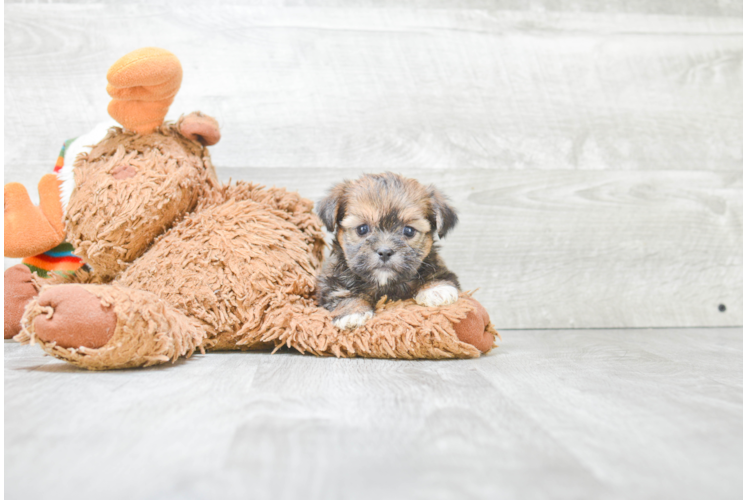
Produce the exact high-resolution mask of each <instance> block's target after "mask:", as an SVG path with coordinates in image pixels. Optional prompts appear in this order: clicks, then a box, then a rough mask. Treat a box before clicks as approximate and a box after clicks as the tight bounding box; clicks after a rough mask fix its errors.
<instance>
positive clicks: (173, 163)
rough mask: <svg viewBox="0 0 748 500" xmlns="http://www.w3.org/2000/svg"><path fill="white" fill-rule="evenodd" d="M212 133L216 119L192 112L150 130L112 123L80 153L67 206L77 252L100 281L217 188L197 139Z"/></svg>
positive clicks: (212, 139)
mask: <svg viewBox="0 0 748 500" xmlns="http://www.w3.org/2000/svg"><path fill="white" fill-rule="evenodd" d="M206 137H207V139H206ZM218 137H219V132H218V126H217V124H216V122H215V120H213V119H212V118H210V117H207V116H204V115H202V114H200V113H193V114H191V115H188V116H186V117H183V118H182V119H180V120H179V121H178V122H177V123H167V124H163V125H161V126H159V127H158V128H157V129H156V130H154V131H153V132H151V133H148V134H139V133H136V132H132V131H128V130H125V129H122V128H119V127H114V128H111V129H110V130H109V132H108V133H107V135H106V137H105V138H104V139H103V140H102V141H101V142H99V143H98V144H96V145H95V146H94V147H93V148H92V149H91V151H90V152H89V153H88V154H85V153H84V154H81V155H78V157H77V158H76V160H75V163H74V165H73V181H74V183H75V185H74V187H73V189H72V193H71V195H70V199H69V200H68V202H67V206H66V209H65V213H66V217H65V237H66V239H67V241H68V242H69V243H71V244H72V245H73V247H74V248H75V249H76V254H78V255H79V256H81V257H82V258H83V260H84V262H86V263H87V264H88V265H90V266H91V267H92V268H93V270H94V272H95V273H96V274H99V275H101V276H102V277H105V278H111V277H113V276H114V275H116V274H117V273H119V272H120V271H122V270H123V269H124V268H125V267H126V266H127V264H128V263H130V262H132V261H133V260H135V259H136V258H138V257H139V256H140V255H141V254H142V253H143V252H144V251H145V250H146V249H147V248H148V247H149V246H150V245H151V243H152V242H153V240H154V239H155V238H156V237H157V236H158V235H159V234H161V233H163V232H164V230H166V229H167V228H168V227H170V226H171V225H172V224H174V222H175V221H177V220H178V219H179V218H181V217H182V216H183V215H184V214H186V213H188V212H190V211H192V210H193V209H194V208H195V206H196V205H197V202H198V200H199V199H200V198H201V197H203V196H205V195H206V193H207V192H209V191H210V190H211V189H212V188H213V187H215V186H216V185H217V182H216V178H215V172H214V169H213V165H212V164H211V161H210V155H209V153H208V150H207V148H206V146H204V145H203V143H207V142H211V143H213V142H215V141H217V140H218Z"/></svg>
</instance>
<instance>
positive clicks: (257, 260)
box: [6, 50, 495, 370]
mask: <svg viewBox="0 0 748 500" xmlns="http://www.w3.org/2000/svg"><path fill="white" fill-rule="evenodd" d="M170 57H172V56H170V55H169V54H168V53H166V54H163V53H161V52H158V51H156V52H153V51H152V50H146V51H145V52H143V53H140V52H137V51H136V53H133V54H130V55H128V56H126V57H125V58H123V59H122V60H120V61H119V62H118V63H117V64H115V67H114V69H115V70H116V71H114V72H112V71H110V87H111V86H114V87H118V88H120V89H119V90H117V88H115V89H112V88H110V93H112V95H113V97H115V98H117V99H123V100H131V101H132V100H134V101H138V100H145V101H147V103H153V102H157V101H158V99H161V100H162V101H163V102H165V101H169V102H171V101H170V99H171V98H172V97H173V96H171V97H169V96H170V92H171V91H172V90H174V92H176V90H175V89H176V88H178V83H177V84H176V87H174V82H175V81H176V80H173V79H174V78H177V75H176V73H174V71H175V70H174V67H172V68H171V69H168V68H167V69H166V70H164V72H162V73H163V74H161V73H159V72H160V71H161V66H160V65H159V64H155V65H154V64H152V63H153V62H154V61H157V60H159V58H162V59H163V58H165V60H166V62H165V63H164V64H166V65H167V66H168V65H170V64H171V63H172V62H173V61H171V59H170ZM154 58H155V59H154ZM177 63H178V61H177ZM139 65H140V66H139ZM172 66H173V65H172ZM138 68H140V69H138ZM141 70H142V71H141ZM154 74H156V75H155V76H154ZM112 75H115V76H116V77H117V78H120V79H117V78H113V77H112ZM130 77H132V78H130ZM151 77H153V78H151ZM162 77H163V78H166V80H164V79H163V78H162ZM170 79H171V80H170ZM178 79H180V80H181V70H180V71H179V75H178ZM162 80H163V81H162ZM138 82H140V83H138ZM138 85H145V87H143V88H139V87H138ZM149 85H150V86H152V87H153V88H151V90H148V86H149ZM170 85H171V87H170ZM123 89H129V90H123ZM151 98H152V99H153V100H149V99H151ZM158 102H160V101H158ZM149 106H150V104H148V105H144V106H143V107H141V108H140V111H143V113H145V114H144V115H143V116H146V117H147V118H148V119H152V118H153V117H154V116H157V115H158V114H153V113H151V111H153V109H151V107H149ZM123 109H124V108H123ZM127 110H129V111H127V113H125V114H126V116H125V117H124V118H122V121H121V122H122V123H125V124H127V123H129V122H128V121H127V120H128V119H129V118H132V117H133V116H135V115H137V113H135V111H137V109H135V110H134V111H133V109H130V108H127ZM131 112H132V113H135V115H133V114H132V113H131ZM128 113H129V114H128ZM143 116H135V118H137V119H136V122H137V123H138V124H140V125H142V124H143V123H145V122H144V121H143V120H145V118H144V119H143V120H141V118H143ZM128 117H129V118H128ZM135 118H134V119H135ZM138 120H140V121H138ZM159 120H160V119H159ZM146 121H147V120H146ZM149 123H150V122H149ZM140 125H138V126H140ZM126 126H127V125H126ZM143 126H145V125H143ZM130 128H133V129H135V130H139V129H138V127H136V126H130ZM146 128H147V130H146V131H143V130H145V129H143V130H139V132H134V131H128V130H124V129H121V128H118V127H114V128H112V129H110V130H109V132H108V134H107V135H106V137H105V138H104V139H103V140H101V142H99V143H98V144H96V145H95V146H94V147H93V148H92V149H91V151H90V152H83V153H81V154H79V155H78V156H77V157H76V159H75V162H74V164H73V178H74V181H75V186H74V188H73V190H72V194H71V196H70V200H69V201H68V204H67V207H66V210H65V211H64V212H63V211H62V210H61V206H58V205H60V204H59V199H58V203H57V205H54V206H50V207H51V208H53V209H54V210H56V211H55V212H54V214H56V215H55V216H56V217H57V218H58V219H57V222H56V223H57V224H58V225H60V224H59V221H60V220H64V235H63V236H64V237H65V240H66V241H68V242H70V243H71V244H72V245H73V247H74V248H75V253H76V255H78V256H80V257H81V258H82V259H83V261H84V262H85V263H86V264H87V265H88V266H89V267H90V270H89V269H88V268H84V269H80V270H78V271H76V272H75V273H73V274H71V275H69V276H62V275H54V276H52V277H51V278H49V279H48V280H42V279H40V278H35V283H34V284H33V288H34V290H32V289H31V288H29V283H28V279H27V276H25V275H23V274H22V273H14V274H12V275H11V276H6V298H7V297H8V295H7V290H8V289H11V290H12V289H16V288H17V289H18V290H21V291H24V290H25V292H24V293H25V294H26V295H24V296H27V295H29V294H30V293H26V292H31V293H33V292H35V291H36V290H40V292H39V294H38V295H36V296H35V297H33V298H31V300H30V302H29V304H28V305H27V306H26V309H25V313H24V315H23V317H22V319H21V321H20V323H21V326H22V328H23V329H22V331H21V332H20V333H19V334H18V335H17V336H16V337H15V338H16V339H17V340H18V341H20V342H23V343H37V344H39V345H40V346H41V347H42V349H44V350H45V351H46V352H47V353H49V354H51V355H52V356H55V357H58V358H60V359H64V360H66V361H68V362H70V363H73V364H75V365H77V366H80V367H83V368H88V369H91V370H101V369H112V368H131V367H139V366H150V365H153V364H157V363H164V362H168V361H171V362H174V361H176V360H177V359H179V358H180V357H189V356H190V355H191V354H192V353H193V352H194V351H195V350H197V349H199V350H201V351H204V350H206V349H214V350H218V349H241V350H245V349H257V348H275V349H278V348H280V347H283V346H286V347H290V348H293V349H296V350H298V351H300V352H302V353H311V354H316V355H331V356H344V357H351V356H364V357H383V358H404V359H415V358H430V359H441V358H467V357H476V356H479V355H480V353H481V351H480V350H479V349H478V348H476V347H475V346H474V345H471V344H470V343H466V342H463V341H461V340H460V338H480V339H481V342H482V343H480V342H477V341H476V342H474V343H475V344H476V345H483V344H486V338H487V339H488V344H490V345H488V346H487V349H486V350H488V349H490V347H491V345H492V341H493V336H494V335H495V332H494V330H493V328H492V327H491V325H490V324H489V323H488V320H487V318H485V319H481V316H480V315H479V314H478V312H477V309H476V304H475V303H474V302H473V301H472V300H471V299H469V297H468V296H467V295H465V294H463V296H462V298H461V299H460V300H459V301H458V302H457V303H455V304H452V305H449V306H443V307H421V306H418V305H416V304H415V302H414V301H412V300H408V301H403V302H395V303H387V302H385V301H384V300H383V301H381V302H380V303H379V304H378V305H377V311H376V314H375V316H374V318H373V319H372V320H371V321H369V322H368V323H367V324H366V325H364V326H362V327H359V328H357V329H354V330H340V329H338V328H337V327H335V326H334V325H333V324H332V317H331V316H330V313H329V312H327V311H326V310H324V309H322V308H319V307H317V306H316V305H315V303H314V291H315V273H316V272H317V270H318V269H319V267H320V264H321V261H322V257H323V250H324V247H325V243H324V234H323V232H322V229H321V227H320V221H319V219H318V218H317V216H316V215H315V214H313V212H312V208H313V206H312V202H311V201H309V200H306V199H304V198H302V197H301V196H299V195H298V194H297V193H291V192H288V191H286V190H285V189H281V188H270V189H266V188H264V187H262V186H258V185H255V184H251V183H245V182H237V183H235V184H233V185H220V184H219V183H218V181H217V179H216V175H215V171H214V168H213V165H212V163H211V160H210V155H209V153H208V150H207V148H206V145H208V144H213V143H215V142H216V141H217V140H218V139H219V138H220V132H219V130H218V125H217V123H216V122H215V120H213V119H212V118H210V117H207V116H205V115H202V114H201V113H193V114H190V115H187V116H186V117H183V118H181V119H180V120H179V121H178V122H177V123H175V124H174V123H170V124H161V122H160V121H158V123H156V124H155V126H154V127H153V128H152V129H151V128H150V126H149V127H146ZM55 187H57V184H55ZM40 192H41V191H40ZM24 193H25V191H24ZM27 197H28V195H27ZM50 207H47V208H50ZM26 208H28V207H26ZM33 208H36V207H33ZM44 208H45V207H42V209H44ZM27 211H28V210H27ZM32 212H33V211H32ZM36 212H39V209H36ZM36 212H34V213H36ZM48 212H49V213H48ZM40 214H41V212H40V213H39V214H37V215H40ZM10 215H11V216H15V215H16V214H13V213H11V214H10ZM44 215H45V216H46V218H49V217H51V216H52V211H51V209H50V210H46V211H45V212H44ZM63 217H64V218H63ZM52 218H53V219H54V217H52ZM16 219H18V220H20V219H19V218H18V217H16ZM7 220H8V208H7V205H6V224H7ZM50 222H54V221H50ZM20 229H23V228H20ZM58 243H59V242H58ZM55 244H57V243H55ZM6 248H7V242H6ZM49 248H51V247H49ZM8 278H10V281H8ZM23 287H25V288H23ZM19 293H20V292H19ZM19 296H20V295H19ZM6 312H7V308H6ZM16 316H17V311H16ZM463 320H467V321H463ZM470 325H472V326H470ZM11 326H12V325H11ZM456 327H457V328H458V330H460V329H462V330H460V332H461V333H460V332H458V331H456V330H455V328H456ZM466 328H467V329H468V330H471V329H472V330H475V331H472V330H471V331H469V332H467V333H469V334H470V335H472V337H471V336H470V335H466V334H465V331H464V330H465V329H466ZM6 331H8V325H6Z"/></svg>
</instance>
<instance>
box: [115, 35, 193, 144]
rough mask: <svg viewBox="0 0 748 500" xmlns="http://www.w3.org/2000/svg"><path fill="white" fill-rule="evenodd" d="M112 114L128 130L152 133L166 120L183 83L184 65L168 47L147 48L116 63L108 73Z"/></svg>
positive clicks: (134, 52) (136, 51) (135, 51)
mask: <svg viewBox="0 0 748 500" xmlns="http://www.w3.org/2000/svg"><path fill="white" fill-rule="evenodd" d="M106 77H107V80H108V81H109V85H107V92H108V93H109V95H110V96H112V101H111V102H110V103H109V107H108V111H109V114H110V115H111V116H112V118H114V119H115V120H117V121H118V122H119V123H120V124H121V125H122V126H123V127H124V128H125V129H127V130H133V131H135V132H137V133H139V134H149V133H151V132H153V131H154V130H156V129H157V128H158V127H159V126H161V124H162V123H163V122H164V118H165V117H166V113H167V112H168V111H169V106H170V105H171V103H172V102H173V101H174V96H176V95H177V91H178V90H179V86H180V85H181V84H182V65H181V64H180V63H179V59H177V56H175V55H174V54H172V53H171V52H169V51H168V50H164V49H158V48H154V47H146V48H142V49H138V50H134V51H132V52H130V53H129V54H127V55H125V56H124V57H122V58H120V59H119V60H118V61H117V62H115V63H114V64H113V65H112V67H111V68H109V71H108V72H107V75H106Z"/></svg>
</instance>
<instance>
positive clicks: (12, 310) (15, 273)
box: [3, 264, 39, 339]
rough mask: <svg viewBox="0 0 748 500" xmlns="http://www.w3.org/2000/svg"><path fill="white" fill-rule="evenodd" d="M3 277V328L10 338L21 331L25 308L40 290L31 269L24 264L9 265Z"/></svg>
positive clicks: (7, 337) (6, 336)
mask: <svg viewBox="0 0 748 500" xmlns="http://www.w3.org/2000/svg"><path fill="white" fill-rule="evenodd" d="M3 277H4V282H5V294H4V295H5V297H4V299H5V302H4V304H3V309H4V315H3V328H4V334H5V338H6V339H9V338H12V337H13V336H15V335H16V334H17V333H18V332H20V331H21V317H22V316H23V310H24V309H25V308H26V304H28V303H29V302H31V299H33V298H34V297H36V295H37V294H38V293H39V291H38V290H37V288H36V285H35V284H34V281H33V279H32V275H31V271H30V270H29V268H28V266H26V265H24V264H16V265H15V266H13V267H9V268H8V269H7V270H6V271H5V274H4V276H3Z"/></svg>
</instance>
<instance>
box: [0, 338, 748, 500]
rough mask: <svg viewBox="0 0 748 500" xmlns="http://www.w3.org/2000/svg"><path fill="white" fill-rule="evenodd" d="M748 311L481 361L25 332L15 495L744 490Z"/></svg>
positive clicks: (512, 341) (9, 371)
mask: <svg viewBox="0 0 748 500" xmlns="http://www.w3.org/2000/svg"><path fill="white" fill-rule="evenodd" d="M742 345H743V342H742V329H736V328H724V329H682V330H675V329H672V330H671V329H661V330H564V331H507V332H504V340H503V342H502V343H501V345H500V347H499V348H498V349H497V350H495V351H494V352H493V353H491V354H490V355H488V356H486V357H483V358H480V359H476V360H469V361H454V362H449V361H447V362H403V361H384V360H362V359H358V360H338V359H324V358H314V357H309V356H299V355H296V354H293V353H279V354H275V355H269V354H265V353H212V354H208V355H205V356H196V357H195V358H193V359H190V360H187V361H184V362H180V363H177V365H176V366H171V365H170V366H164V367H160V368H154V369H147V370H135V371H119V372H104V373H92V372H84V371H80V370H78V369H76V368H74V367H71V366H70V365H67V364H65V363H63V362H61V361H58V360H55V359H53V358H49V357H44V356H42V353H41V351H40V350H39V349H37V348H35V347H32V346H21V345H18V344H15V343H12V342H7V341H6V343H5V495H6V498H8V499H24V500H25V499H35V498H50V497H51V496H54V498H56V499H59V500H63V499H68V498H70V499H99V498H109V499H128V500H130V499H171V498H174V499H203V498H204V499H215V498H222V499H233V498H237V499H238V498H242V499H243V498H256V499H265V498H266V499H297V498H298V499H309V500H312V499H325V500H328V499H344V498H355V499H368V498H371V499H381V498H392V499H400V498H429V499H434V498H437V499H440V498H485V499H495V498H522V499H533V498H543V499H546V498H553V499H555V498H559V499H562V498H563V499H567V498H568V499H580V498H582V499H587V498H589V499H599V498H606V499H619V498H620V499H631V498H637V499H650V498H651V499H661V498H679V499H704V498H709V499H731V498H739V497H740V495H741V488H742V479H741V473H742V439H741V438H742Z"/></svg>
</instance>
